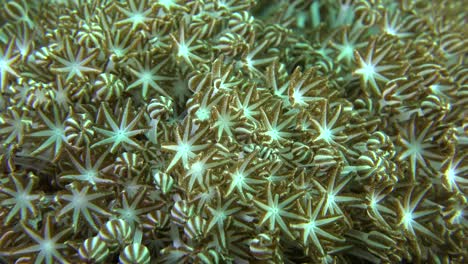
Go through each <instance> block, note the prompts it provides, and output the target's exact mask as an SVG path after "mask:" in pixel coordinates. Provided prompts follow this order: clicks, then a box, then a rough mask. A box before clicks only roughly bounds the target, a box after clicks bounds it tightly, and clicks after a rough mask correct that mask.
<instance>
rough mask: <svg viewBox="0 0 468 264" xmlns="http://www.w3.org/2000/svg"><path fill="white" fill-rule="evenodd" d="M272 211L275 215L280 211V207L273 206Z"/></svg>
mask: <svg viewBox="0 0 468 264" xmlns="http://www.w3.org/2000/svg"><path fill="white" fill-rule="evenodd" d="M271 213H272V214H274V215H277V214H278V213H279V209H278V208H277V207H272V208H271Z"/></svg>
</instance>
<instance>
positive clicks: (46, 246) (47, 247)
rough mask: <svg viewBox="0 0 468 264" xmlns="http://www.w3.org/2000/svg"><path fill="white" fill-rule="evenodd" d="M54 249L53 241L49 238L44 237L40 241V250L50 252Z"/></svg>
mask: <svg viewBox="0 0 468 264" xmlns="http://www.w3.org/2000/svg"><path fill="white" fill-rule="evenodd" d="M54 250H55V243H54V241H52V240H50V239H44V240H43V241H42V242H41V251H44V252H52V251H54Z"/></svg>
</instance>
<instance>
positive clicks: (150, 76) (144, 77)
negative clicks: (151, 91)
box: [141, 71, 153, 82]
mask: <svg viewBox="0 0 468 264" xmlns="http://www.w3.org/2000/svg"><path fill="white" fill-rule="evenodd" d="M141 79H142V80H143V81H146V82H147V81H151V80H152V79H153V74H152V73H151V72H149V71H145V72H143V74H142V75H141Z"/></svg>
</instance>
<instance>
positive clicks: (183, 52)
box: [177, 44, 189, 57]
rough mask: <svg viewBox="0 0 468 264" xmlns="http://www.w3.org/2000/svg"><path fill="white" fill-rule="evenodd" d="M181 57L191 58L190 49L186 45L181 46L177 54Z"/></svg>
mask: <svg viewBox="0 0 468 264" xmlns="http://www.w3.org/2000/svg"><path fill="white" fill-rule="evenodd" d="M177 56H179V57H188V56H189V49H188V47H187V46H186V45H185V44H180V45H179V52H178V53H177Z"/></svg>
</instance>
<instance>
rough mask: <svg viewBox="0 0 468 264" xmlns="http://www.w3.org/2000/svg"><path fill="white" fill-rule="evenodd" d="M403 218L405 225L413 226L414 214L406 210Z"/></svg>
mask: <svg viewBox="0 0 468 264" xmlns="http://www.w3.org/2000/svg"><path fill="white" fill-rule="evenodd" d="M402 220H403V221H402V222H403V224H404V225H405V227H408V226H411V222H413V215H412V214H411V213H410V212H406V213H405V214H404V215H403V219H402Z"/></svg>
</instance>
